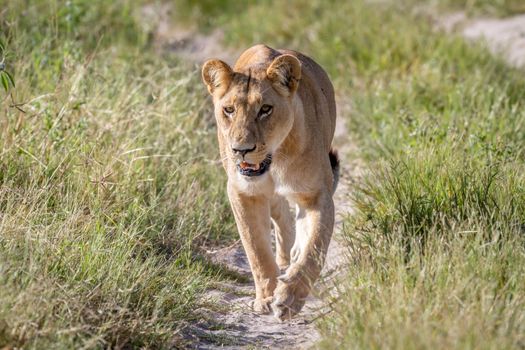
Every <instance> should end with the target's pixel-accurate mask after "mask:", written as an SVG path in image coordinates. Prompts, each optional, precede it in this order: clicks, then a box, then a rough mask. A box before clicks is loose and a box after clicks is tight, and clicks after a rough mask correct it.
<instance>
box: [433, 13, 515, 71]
mask: <svg viewBox="0 0 525 350" xmlns="http://www.w3.org/2000/svg"><path fill="white" fill-rule="evenodd" d="M437 23H438V26H439V27H441V28H442V29H444V30H445V31H447V32H458V33H460V34H461V35H462V36H463V37H465V38H466V39H468V40H482V41H484V42H485V43H486V44H487V47H488V48H489V49H490V51H491V52H492V53H493V54H494V55H498V56H501V57H503V59H505V60H506V61H507V63H509V64H510V65H511V66H514V67H524V66H525V14H524V15H518V16H513V17H507V18H498V19H493V18H467V16H466V15H465V14H464V13H463V12H456V13H452V14H448V15H445V16H442V17H440V18H438V19H437Z"/></svg>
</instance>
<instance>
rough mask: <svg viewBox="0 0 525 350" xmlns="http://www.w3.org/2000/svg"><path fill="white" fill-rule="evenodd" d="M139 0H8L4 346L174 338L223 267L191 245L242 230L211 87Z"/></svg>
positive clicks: (0, 208) (2, 159) (159, 342)
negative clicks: (222, 164)
mask: <svg viewBox="0 0 525 350" xmlns="http://www.w3.org/2000/svg"><path fill="white" fill-rule="evenodd" d="M137 5H139V4H138V3H136V2H131V1H126V0H122V1H116V2H107V1H96V2H91V1H72V2H67V3H66V4H63V3H62V2H60V1H56V2H55V1H51V2H48V1H37V2H32V4H31V5H28V4H27V3H25V2H19V1H9V2H7V3H4V4H3V6H2V8H3V14H5V17H2V21H3V22H2V24H1V28H2V36H3V37H4V38H3V39H4V40H3V42H5V61H4V63H5V69H6V71H7V72H10V73H11V75H12V76H13V77H14V81H15V82H16V88H13V87H12V86H11V85H10V86H8V87H9V93H12V96H13V99H12V100H11V98H10V97H9V96H8V95H6V93H4V92H1V93H2V95H1V98H2V104H1V109H0V285H1V286H2V287H1V288H0V347H4V346H11V347H17V348H22V347H23V348H26V349H28V348H41V349H43V348H80V347H88V348H93V347H96V348H102V347H124V346H125V347H150V348H151V347H155V348H158V347H169V346H170V344H173V343H177V342H178V341H179V339H177V338H176V337H177V330H178V328H179V327H180V326H181V324H182V323H181V321H182V320H185V321H187V320H188V319H191V318H192V317H194V316H193V311H192V310H193V309H194V308H195V303H196V302H197V298H198V296H199V293H200V292H201V291H202V290H204V288H206V286H207V284H208V283H209V282H210V281H211V280H213V279H215V278H217V277H218V275H219V270H218V269H216V268H215V267H214V266H212V265H211V264H209V263H207V262H206V261H205V259H203V258H202V257H201V255H200V248H199V247H202V246H203V245H206V244H211V243H217V242H218V241H221V240H228V239H230V237H231V236H232V235H233V234H234V233H235V230H234V229H233V225H232V220H231V217H230V211H229V209H228V205H227V201H226V196H225V193H224V191H225V190H224V185H223V184H224V180H225V179H224V176H223V174H222V173H223V172H222V171H221V169H220V168H219V166H218V163H217V161H216V160H217V158H218V155H217V152H216V145H215V133H214V130H213V122H212V120H211V113H210V110H209V109H208V108H207V107H205V106H208V103H207V101H206V100H205V97H206V93H205V91H204V89H200V85H201V83H200V77H199V72H198V69H197V68H196V67H194V66H192V65H189V64H185V63H183V62H180V61H178V60H177V59H176V58H175V57H170V56H166V57H158V55H157V54H156V53H155V52H154V51H153V50H151V49H149V48H148V41H147V33H145V32H144V31H143V29H142V25H141V23H140V22H139V19H140V12H138V11H140V6H137ZM195 87H199V88H195ZM179 337H180V336H179Z"/></svg>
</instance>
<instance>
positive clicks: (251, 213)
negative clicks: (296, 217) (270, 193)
mask: <svg viewBox="0 0 525 350" xmlns="http://www.w3.org/2000/svg"><path fill="white" fill-rule="evenodd" d="M228 197H229V199H230V203H231V206H232V209H233V213H234V216H235V222H236V223H237V228H238V230H239V234H240V236H241V241H242V245H243V247H244V250H245V251H246V255H247V257H248V262H249V263H250V268H251V270H252V274H253V279H254V281H255V302H254V304H253V307H254V309H255V311H257V312H263V313H269V312H270V303H271V302H272V297H273V291H274V289H275V286H276V284H277V275H278V274H279V267H277V264H276V262H275V258H274V256H273V252H272V245H271V239H270V238H271V224H270V201H269V200H268V199H267V198H265V197H263V196H247V195H245V194H243V193H239V192H238V191H236V190H235V189H234V188H233V187H232V186H228Z"/></svg>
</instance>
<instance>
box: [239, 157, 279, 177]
mask: <svg viewBox="0 0 525 350" xmlns="http://www.w3.org/2000/svg"><path fill="white" fill-rule="evenodd" d="M270 164H272V155H271V154H269V155H267V156H266V158H264V160H263V161H262V163H260V164H251V163H248V162H245V161H239V162H237V169H238V170H239V173H241V175H244V176H260V175H262V174H264V173H265V172H266V171H267V170H268V169H269V168H270Z"/></svg>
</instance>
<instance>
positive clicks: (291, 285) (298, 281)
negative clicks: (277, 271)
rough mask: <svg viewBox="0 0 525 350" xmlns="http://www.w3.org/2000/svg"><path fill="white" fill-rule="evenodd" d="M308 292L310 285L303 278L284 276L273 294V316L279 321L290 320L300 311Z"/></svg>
mask: <svg viewBox="0 0 525 350" xmlns="http://www.w3.org/2000/svg"><path fill="white" fill-rule="evenodd" d="M309 292H310V285H309V284H308V283H307V282H306V281H305V280H304V279H303V278H301V277H299V276H295V277H288V276H287V275H284V276H283V278H280V279H279V282H278V283H277V288H276V289H275V292H274V294H273V300H274V301H273V303H272V310H273V315H274V316H275V317H276V318H277V319H279V320H281V321H284V320H287V319H290V318H292V317H293V316H295V315H296V314H297V313H299V311H301V309H302V307H303V305H304V303H305V301H306V297H307V296H308V293H309Z"/></svg>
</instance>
